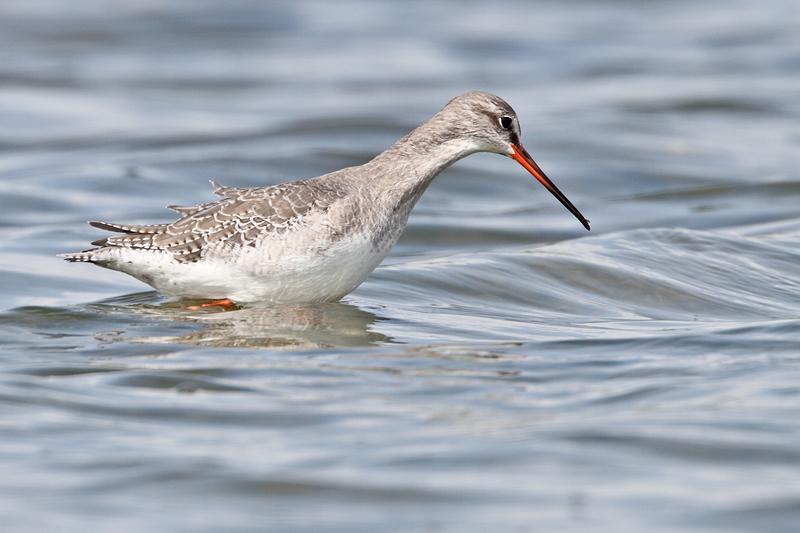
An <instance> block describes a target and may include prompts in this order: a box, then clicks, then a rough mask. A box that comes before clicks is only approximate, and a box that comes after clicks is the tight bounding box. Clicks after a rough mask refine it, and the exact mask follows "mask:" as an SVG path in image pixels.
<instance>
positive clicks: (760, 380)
mask: <svg viewBox="0 0 800 533" xmlns="http://www.w3.org/2000/svg"><path fill="white" fill-rule="evenodd" d="M470 89H483V90H488V91H492V92H495V93H497V94H500V95H501V96H503V97H504V98H506V99H507V100H508V101H509V102H511V104H512V105H513V106H514V107H515V108H516V110H517V112H518V114H519V115H520V119H521V123H522V128H523V139H524V141H525V143H526V145H527V147H528V149H529V150H530V151H531V152H532V153H533V154H534V156H535V157H536V158H537V160H538V162H539V164H540V165H541V166H542V167H543V168H544V169H545V171H546V172H547V173H548V174H549V175H550V176H551V177H552V178H553V179H554V181H556V182H557V183H558V184H559V185H560V186H561V188H562V189H563V190H564V191H565V192H566V193H567V194H568V196H569V197H570V198H571V199H572V201H573V202H574V203H575V204H576V205H577V206H578V207H579V208H580V209H581V210H582V211H583V212H584V214H585V215H586V216H587V217H588V218H589V219H591V221H592V226H593V230H592V232H591V233H587V232H586V231H585V230H583V229H582V228H581V227H580V225H579V224H578V222H577V221H576V220H575V219H574V217H572V216H571V215H570V214H569V213H568V212H567V211H566V210H565V209H563V208H562V207H561V206H560V205H559V204H558V203H557V202H556V201H555V200H554V199H553V198H552V197H551V196H550V195H549V194H547V193H546V191H544V190H543V189H542V188H541V187H539V186H538V184H535V183H534V182H533V181H532V180H531V179H530V177H529V176H528V175H527V174H526V173H525V172H524V170H523V169H522V168H520V167H518V166H517V165H516V164H514V163H513V162H512V161H510V160H508V159H505V158H502V157H498V156H495V155H488V154H481V155H476V156H472V157H470V158H468V159H466V160H464V161H462V162H460V163H458V164H457V165H455V166H454V167H452V168H451V169H449V170H447V171H446V172H445V173H444V174H443V175H442V176H441V177H440V178H439V179H438V180H437V181H436V182H435V183H434V185H433V186H432V187H431V188H430V189H429V190H428V192H427V193H426V195H425V196H424V198H423V199H422V201H421V202H420V204H419V205H418V207H417V209H416V210H415V211H414V213H413V214H412V216H411V220H410V225H409V228H408V230H407V232H406V234H405V235H404V237H403V238H402V240H401V242H400V243H399V244H398V246H397V247H396V248H395V249H394V250H393V251H392V253H391V254H390V256H389V257H388V258H387V260H386V261H385V262H384V264H383V265H382V266H381V267H380V268H378V269H377V271H376V272H375V273H374V274H373V275H372V276H371V277H370V278H369V279H368V280H367V282H366V283H364V285H362V286H361V287H360V288H358V289H357V290H356V291H355V292H353V293H352V294H351V295H349V296H347V297H346V298H345V299H344V300H343V301H342V302H341V303H336V304H326V305H312V306H292V307H277V308H258V307H255V308H244V309H239V310H235V311H230V312H215V310H208V312H204V313H199V312H192V311H187V310H186V309H184V307H183V305H182V304H181V303H177V302H173V301H169V300H167V299H165V298H162V297H161V296H159V295H158V294H156V293H155V292H153V291H150V290H149V288H148V287H147V286H145V285H142V284H140V283H138V282H136V281H135V280H133V279H131V278H128V277H126V276H124V275H122V274H119V273H116V272H111V271H107V270H102V269H99V268H95V267H92V266H90V265H80V264H67V263H64V262H62V261H61V260H60V259H58V258H57V257H55V254H56V253H59V252H64V251H75V250H80V249H82V248H84V247H86V246H87V244H88V242H89V241H90V240H92V239H96V238H98V237H99V236H100V235H101V233H100V232H98V231H96V230H93V229H92V228H89V227H88V226H86V224H85V221H86V220H88V219H101V220H102V219H108V220H112V221H123V222H135V221H140V222H155V221H166V220H170V217H171V216H172V215H171V214H170V212H169V211H167V210H165V209H164V206H165V205H166V204H191V203H198V202H203V201H207V200H208V199H210V198H211V191H210V187H209V185H208V183H207V180H208V179H209V178H214V179H216V180H217V181H219V182H221V183H224V184H229V185H236V186H255V185H263V184H274V183H279V182H282V181H287V180H291V179H297V178H302V177H308V176H315V175H318V174H321V173H324V172H327V171H331V170H334V169H337V168H341V167H344V166H349V165H354V164H359V163H362V162H364V161H366V160H368V159H369V158H370V157H371V156H372V155H374V154H375V153H377V152H379V151H381V150H382V149H384V148H385V147H387V146H388V145H389V144H391V143H392V142H393V141H394V140H395V139H397V138H398V137H400V136H402V135H403V134H405V133H406V132H407V131H408V130H410V129H411V128H412V127H414V126H415V125H416V124H418V123H419V122H421V121H422V120H424V119H425V118H427V117H428V116H430V115H431V114H433V113H434V112H435V111H437V110H438V109H439V108H440V107H441V106H442V105H444V103H445V102H447V100H448V99H449V98H451V97H452V96H455V95H457V94H460V93H462V92H465V91H467V90H470ZM0 125H1V126H2V127H0V186H1V187H2V195H1V196H0V289H2V304H0V517H2V531H4V532H17V531H26V532H29V531H59V532H86V531H114V532H141V531H176V532H177V531H180V532H218V531H231V532H250V531H264V530H278V531H281V530H301V529H302V530H314V531H420V530H421V531H557V530H567V531H609V532H611V531H613V532H619V531H699V530H718V531H771V532H774V531H786V532H790V531H791V532H793V531H797V530H798V529H800V171H798V169H800V4H798V3H797V2H796V1H794V0H766V1H760V2H758V1H749V2H746V1H733V2H730V1H723V0H703V1H700V2H689V1H678V2H635V1H630V0H629V1H625V0H605V1H597V2H589V1H568V2H557V1H555V0H553V1H539V2H522V1H518V2H517V1H501V2H486V1H483V2H477V1H466V2H455V1H453V2H396V3H395V2H392V3H389V2H383V3H379V2H368V1H366V0H363V1H359V0H354V1H347V2H335V3H334V2H323V1H321V0H319V1H316V2H315V1H302V2H290V1H285V2H258V1H255V0H253V1H234V2H217V1H211V0H171V1H163V2H162V1H160V2H155V1H146V0H137V1H128V2H124V1H116V2H107V1H101V0H83V1H80V2H60V1H58V0H36V1H29V2H2V3H0Z"/></svg>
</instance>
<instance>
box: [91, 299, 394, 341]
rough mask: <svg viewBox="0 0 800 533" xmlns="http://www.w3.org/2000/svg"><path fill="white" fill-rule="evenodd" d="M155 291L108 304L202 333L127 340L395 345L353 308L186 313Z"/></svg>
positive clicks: (181, 305) (369, 315)
mask: <svg viewBox="0 0 800 533" xmlns="http://www.w3.org/2000/svg"><path fill="white" fill-rule="evenodd" d="M154 298H156V297H154V293H151V292H148V293H137V294H131V295H126V296H123V297H119V298H115V299H113V300H106V301H104V302H101V304H100V305H102V306H103V307H106V306H108V305H113V306H115V307H116V308H117V309H119V306H120V305H123V306H124V309H125V311H127V312H130V311H131V310H134V311H135V312H137V313H141V314H146V315H150V316H159V317H164V318H170V319H173V320H179V321H181V322H182V323H184V324H185V323H189V324H197V325H199V326H200V327H199V329H196V330H193V331H190V332H188V333H183V334H180V335H164V336H160V335H159V336H147V337H139V336H137V337H135V338H131V337H127V338H126V341H129V342H130V341H134V342H143V343H157V344H191V345H195V346H215V347H241V348H274V349H310V348H330V347H337V346H369V345H374V344H380V343H385V342H391V338H390V337H388V336H386V335H383V334H381V333H377V332H375V331H371V327H372V326H373V324H375V323H376V322H377V321H379V320H380V318H379V317H378V316H377V315H375V314H373V313H371V312H369V311H365V310H363V309H361V308H359V307H356V306H354V305H350V304H345V303H320V304H308V305H281V306H269V307H268V306H248V307H241V308H238V309H234V310H231V311H217V312H215V311H213V310H210V311H202V312H190V311H187V310H186V303H185V302H175V301H168V302H163V303H155V304H153V303H150V302H152V301H153V299H154Z"/></svg>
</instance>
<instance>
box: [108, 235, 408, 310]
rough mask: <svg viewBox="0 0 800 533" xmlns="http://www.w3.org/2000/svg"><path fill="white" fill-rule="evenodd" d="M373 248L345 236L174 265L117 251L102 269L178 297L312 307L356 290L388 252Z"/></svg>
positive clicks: (163, 256) (277, 243) (276, 243)
mask: <svg viewBox="0 0 800 533" xmlns="http://www.w3.org/2000/svg"><path fill="white" fill-rule="evenodd" d="M384 244H385V245H384V246H381V247H380V248H376V247H375V246H374V244H373V242H372V241H371V239H370V238H369V237H367V236H366V235H349V236H348V237H346V238H342V239H340V240H338V241H336V242H333V243H326V245H327V246H326V247H325V248H324V249H322V250H313V251H311V250H308V249H303V248H302V247H301V248H300V249H299V250H298V249H297V243H296V242H292V241H286V242H283V241H281V240H273V241H270V242H269V244H268V245H264V246H258V247H244V248H241V249H239V250H238V251H237V253H236V254H235V255H228V256H224V255H211V257H208V256H206V257H204V258H202V259H201V260H199V261H197V262H194V263H179V262H177V261H175V260H174V258H173V257H172V255H171V254H169V253H166V252H155V253H154V252H153V251H149V250H147V251H146V250H136V249H120V250H119V253H120V254H121V255H120V256H118V257H114V258H113V259H111V260H110V261H109V262H108V263H107V264H106V265H104V266H108V267H109V268H112V269H115V270H121V271H123V272H125V273H127V274H130V275H132V276H134V277H135V278H137V279H139V280H141V281H143V282H145V283H147V284H148V285H151V286H152V287H154V288H155V289H157V290H158V291H159V292H161V293H164V294H166V295H170V296H179V297H183V298H208V299H217V298H230V299H231V300H234V301H237V302H256V301H258V302H267V303H311V302H328V301H336V300H339V299H340V298H342V297H343V296H344V295H346V294H347V293H349V292H350V291H352V290H353V289H355V288H356V287H357V286H358V285H360V284H361V282H363V281H364V280H365V279H366V277H367V276H368V275H369V273H370V272H372V271H373V270H374V269H375V267H377V266H378V264H380V262H381V261H382V260H383V258H384V257H385V256H386V253H387V252H388V251H389V249H390V248H391V245H392V244H394V243H393V242H391V243H388V242H387V243H384Z"/></svg>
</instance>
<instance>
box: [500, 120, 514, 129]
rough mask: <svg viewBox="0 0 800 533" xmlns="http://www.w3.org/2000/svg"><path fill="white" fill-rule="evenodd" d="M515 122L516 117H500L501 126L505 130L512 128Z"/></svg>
mask: <svg viewBox="0 0 800 533" xmlns="http://www.w3.org/2000/svg"><path fill="white" fill-rule="evenodd" d="M513 123H514V119H513V118H511V117H500V127H501V128H503V129H504V130H510V129H511V124H513Z"/></svg>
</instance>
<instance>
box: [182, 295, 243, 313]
mask: <svg viewBox="0 0 800 533" xmlns="http://www.w3.org/2000/svg"><path fill="white" fill-rule="evenodd" d="M203 307H222V308H223V309H225V310H226V311H229V310H230V309H233V308H234V307H236V302H234V301H233V300H230V299H228V298H223V299H222V300H210V301H208V302H205V303H202V304H200V305H188V306H186V309H188V310H189V311H197V310H199V309H202V308H203Z"/></svg>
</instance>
